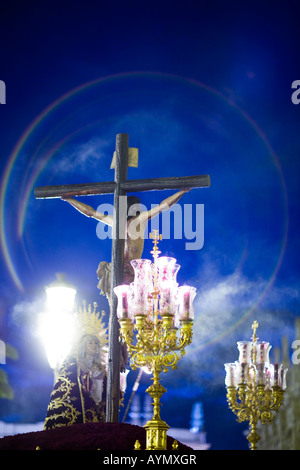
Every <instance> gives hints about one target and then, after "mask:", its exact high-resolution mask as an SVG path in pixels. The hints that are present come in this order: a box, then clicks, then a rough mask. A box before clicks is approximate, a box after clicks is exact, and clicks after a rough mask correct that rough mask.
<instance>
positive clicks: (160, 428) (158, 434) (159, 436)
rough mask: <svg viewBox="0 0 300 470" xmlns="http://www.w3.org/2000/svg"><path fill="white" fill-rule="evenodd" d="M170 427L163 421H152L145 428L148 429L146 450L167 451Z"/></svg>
mask: <svg viewBox="0 0 300 470" xmlns="http://www.w3.org/2000/svg"><path fill="white" fill-rule="evenodd" d="M169 427H170V426H168V425H167V423H165V421H162V420H161V419H159V420H157V419H153V418H152V419H151V420H150V421H148V422H147V423H146V424H145V426H144V428H145V429H146V450H166V449H167V430H168V429H169Z"/></svg>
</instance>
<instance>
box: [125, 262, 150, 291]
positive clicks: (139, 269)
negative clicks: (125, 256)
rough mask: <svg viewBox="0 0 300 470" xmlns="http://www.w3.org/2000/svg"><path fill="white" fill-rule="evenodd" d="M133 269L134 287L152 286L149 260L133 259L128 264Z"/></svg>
mask: <svg viewBox="0 0 300 470" xmlns="http://www.w3.org/2000/svg"><path fill="white" fill-rule="evenodd" d="M130 264H131V266H132V267H133V269H134V285H135V286H136V287H138V286H144V285H145V284H147V285H148V284H152V271H151V261H150V260H149V259H134V260H132V261H131V262H130Z"/></svg>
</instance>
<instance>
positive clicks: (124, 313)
mask: <svg viewBox="0 0 300 470" xmlns="http://www.w3.org/2000/svg"><path fill="white" fill-rule="evenodd" d="M130 291H131V287H130V286H128V285H127V284H122V285H120V286H117V287H115V288H114V292H115V294H116V296H117V297H118V306H117V316H118V318H128V317H129V316H130V315H129V306H128V297H129V295H130Z"/></svg>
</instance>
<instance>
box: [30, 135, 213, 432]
mask: <svg viewBox="0 0 300 470" xmlns="http://www.w3.org/2000/svg"><path fill="white" fill-rule="evenodd" d="M114 168H115V177H114V181H111V182H102V183H87V184H70V185H61V186H43V187H36V188H35V190H34V195H35V197H36V198H37V199H47V198H61V197H63V198H66V197H71V196H91V195H97V194H109V193H113V194H114V215H113V227H112V256H111V269H112V272H111V292H112V299H111V311H110V319H109V351H108V373H107V398H106V421H107V422H113V423H116V422H118V421H119V400H120V344H119V323H118V318H117V313H116V312H117V296H116V295H115V294H114V290H113V289H114V287H116V286H117V285H119V284H122V281H123V263H124V245H125V238H124V237H120V233H121V234H125V223H126V218H124V217H123V218H121V217H120V215H121V214H120V204H119V198H120V196H126V195H127V192H135V191H151V190H163V189H187V188H207V187H209V186H210V177H209V175H201V176H183V177H173V178H172V177H169V178H154V179H142V180H127V169H128V135H127V134H117V136H116V151H115V154H114ZM120 222H121V224H124V227H121V226H120Z"/></svg>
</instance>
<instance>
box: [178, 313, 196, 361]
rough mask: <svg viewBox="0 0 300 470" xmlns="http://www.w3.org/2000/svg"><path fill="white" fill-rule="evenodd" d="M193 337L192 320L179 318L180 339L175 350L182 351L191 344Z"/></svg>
mask: <svg viewBox="0 0 300 470" xmlns="http://www.w3.org/2000/svg"><path fill="white" fill-rule="evenodd" d="M192 338H193V320H191V319H190V318H186V319H182V320H180V340H179V344H178V346H177V347H176V350H179V351H182V353H183V354H184V349H185V347H186V346H188V345H189V344H191V342H192Z"/></svg>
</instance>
